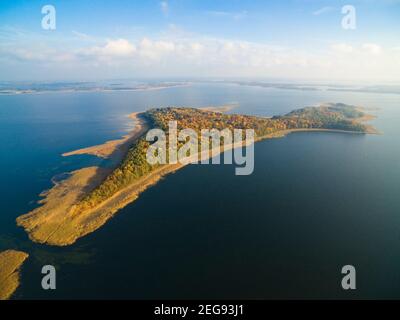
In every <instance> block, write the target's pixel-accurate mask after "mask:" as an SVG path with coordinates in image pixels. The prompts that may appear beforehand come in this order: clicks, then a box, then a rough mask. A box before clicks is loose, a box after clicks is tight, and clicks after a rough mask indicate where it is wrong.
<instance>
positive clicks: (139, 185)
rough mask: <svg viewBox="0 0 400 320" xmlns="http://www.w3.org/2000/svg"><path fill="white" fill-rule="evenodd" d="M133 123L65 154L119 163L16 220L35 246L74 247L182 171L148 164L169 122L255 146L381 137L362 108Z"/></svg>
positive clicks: (145, 115) (73, 181) (92, 172)
mask: <svg viewBox="0 0 400 320" xmlns="http://www.w3.org/2000/svg"><path fill="white" fill-rule="evenodd" d="M133 118H134V119H135V121H136V127H135V129H134V131H133V132H131V133H130V134H129V135H127V136H126V137H124V138H123V139H121V140H117V141H113V142H107V143H105V144H104V145H100V146H95V147H91V148H85V149H81V150H78V151H75V152H69V153H66V154H64V156H68V155H73V154H81V153H90V154H95V155H98V156H102V157H116V158H117V160H118V161H116V162H115V163H116V164H115V167H114V168H112V169H105V168H101V167H88V168H83V169H80V170H77V171H74V172H72V173H71V175H70V176H69V177H68V178H67V179H65V180H63V181H60V182H57V183H56V184H55V185H54V187H53V188H52V189H50V190H48V191H46V192H45V193H43V194H42V195H41V196H43V197H44V199H42V200H41V201H40V203H41V204H42V205H41V206H39V207H38V208H36V209H34V210H33V211H31V212H29V213H27V214H24V215H22V216H20V217H18V218H17V224H18V225H19V226H22V227H23V228H24V229H25V230H26V232H27V233H28V234H29V237H30V239H31V240H33V241H35V242H39V243H45V244H48V245H57V246H65V245H70V244H72V243H74V242H75V241H76V240H77V239H79V238H81V237H83V236H85V235H87V234H89V233H91V232H93V231H95V230H97V229H98V228H100V227H101V226H102V225H103V224H105V223H106V222H107V220H109V219H110V218H111V217H112V216H113V215H114V214H115V213H116V212H117V211H118V210H119V209H121V208H123V207H125V206H126V205H127V204H129V203H131V202H132V201H134V200H135V199H136V198H137V197H138V196H139V194H140V193H141V192H143V191H144V190H145V189H147V188H148V187H149V186H151V185H153V184H155V183H156V182H157V181H158V180H159V179H160V178H161V177H163V176H165V175H167V174H168V173H171V172H174V171H176V170H178V169H180V168H182V167H183V166H184V164H180V163H177V164H153V165H151V164H149V163H148V162H147V161H146V150H147V149H148V147H149V146H150V142H148V141H147V140H146V139H145V135H146V132H147V131H148V130H149V129H151V128H160V129H162V130H164V131H168V129H167V126H168V122H169V121H176V122H177V125H178V129H179V130H181V129H184V128H190V129H193V130H195V131H196V132H199V131H200V130H202V129H203V128H206V129H218V130H223V129H225V128H228V129H253V130H254V132H255V140H256V141H259V140H262V139H267V138H275V137H282V136H284V135H286V134H288V133H291V132H296V131H333V132H348V133H357V134H366V133H377V131H376V130H375V129H374V128H373V127H372V126H371V125H368V124H366V123H365V121H366V120H370V119H371V116H369V115H366V114H365V113H364V112H363V110H362V109H361V108H359V107H356V106H351V105H346V104H342V103H327V104H323V105H320V106H318V107H306V108H302V109H298V110H294V111H292V112H290V113H288V114H286V115H282V116H274V117H271V118H266V117H257V116H249V115H240V114H224V113H223V112H220V111H218V109H214V108H209V107H208V108H206V109H203V110H201V109H195V108H178V107H170V108H158V109H150V110H148V111H146V112H142V113H139V114H135V115H133ZM233 147H234V146H232V148H233ZM223 151H224V150H221V152H223ZM225 151H226V150H225Z"/></svg>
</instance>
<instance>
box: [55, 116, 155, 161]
mask: <svg viewBox="0 0 400 320" xmlns="http://www.w3.org/2000/svg"><path fill="white" fill-rule="evenodd" d="M141 114H143V112H133V113H131V114H129V115H128V117H129V118H130V119H132V120H133V121H134V127H133V129H132V130H131V131H130V132H128V134H126V135H124V136H122V138H120V139H115V140H109V141H106V142H104V143H102V144H98V145H95V146H91V147H86V148H81V149H77V150H73V151H69V152H64V153H63V154H62V156H63V157H69V156H73V155H82V154H90V155H94V156H96V157H99V158H105V159H106V158H110V157H113V158H114V159H115V158H116V157H118V158H119V157H121V156H122V155H123V153H124V152H125V151H127V149H128V148H129V145H130V143H131V142H134V141H135V140H136V139H137V138H138V137H140V136H141V135H142V134H143V133H144V132H146V131H147V130H148V128H149V126H148V124H147V122H146V121H145V120H144V119H143V118H142V117H141ZM115 160H118V159H115Z"/></svg>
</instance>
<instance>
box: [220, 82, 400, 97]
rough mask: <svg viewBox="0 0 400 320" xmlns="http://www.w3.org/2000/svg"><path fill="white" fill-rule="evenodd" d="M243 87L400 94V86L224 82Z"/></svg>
mask: <svg viewBox="0 0 400 320" xmlns="http://www.w3.org/2000/svg"><path fill="white" fill-rule="evenodd" d="M223 82H227V83H229V82H230V83H234V84H237V85H241V86H253V87H262V88H275V89H287V90H302V91H339V92H365V93H391V94H400V85H395V84H393V85H392V84H387V85H336V84H308V83H303V84H302V83H280V82H264V81H223Z"/></svg>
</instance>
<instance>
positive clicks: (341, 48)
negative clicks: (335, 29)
mask: <svg viewBox="0 0 400 320" xmlns="http://www.w3.org/2000/svg"><path fill="white" fill-rule="evenodd" d="M331 48H332V50H333V51H334V52H337V53H352V52H353V51H354V49H353V47H352V46H351V45H349V44H346V43H335V44H333V45H332V46H331Z"/></svg>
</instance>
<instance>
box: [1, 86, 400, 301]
mask: <svg viewBox="0 0 400 320" xmlns="http://www.w3.org/2000/svg"><path fill="white" fill-rule="evenodd" d="M233 102H234V103H238V104H239V107H238V108H236V109H235V110H234V111H232V112H238V113H246V114H254V115H260V116H270V115H276V114H283V113H286V112H289V111H291V110H293V109H296V108H299V107H304V106H308V105H314V104H317V103H320V102H343V103H348V104H356V105H363V106H366V107H370V108H374V110H373V111H372V113H374V114H376V115H377V116H378V118H377V119H376V120H374V121H373V122H372V123H373V125H375V126H376V127H377V128H378V129H379V130H380V131H382V132H384V134H383V135H350V134H341V133H296V134H291V135H289V136H287V137H285V138H282V139H273V140H266V141H262V142H259V143H257V144H256V146H255V170H254V173H253V174H252V175H250V176H235V174H234V166H232V165H203V166H200V165H192V166H188V167H186V168H184V169H182V170H180V171H178V172H176V173H175V174H172V175H169V176H168V177H166V178H165V179H163V180H162V181H160V182H159V183H158V184H157V185H156V186H154V187H152V188H149V189H148V190H147V191H145V192H144V193H143V194H142V195H141V196H140V198H139V199H138V200H137V201H135V202H134V203H132V204H130V205H128V206H127V207H125V208H124V209H122V210H121V211H120V212H119V213H118V214H117V215H116V216H115V217H114V218H113V219H112V220H110V221H109V222H108V223H107V224H106V225H105V226H104V227H102V228H101V229H99V230H97V231H96V232H94V233H92V234H90V235H88V236H86V237H84V238H82V239H80V240H78V241H77V242H76V244H74V245H72V246H69V247H63V248H58V247H49V246H44V245H38V244H35V243H32V242H31V241H30V240H29V239H28V237H27V235H26V233H25V232H24V231H23V230H22V229H21V228H17V227H16V224H15V218H16V217H17V216H19V215H21V214H23V213H27V212H28V211H30V210H32V209H33V208H35V207H36V206H37V203H36V202H37V200H38V199H39V197H38V194H39V193H40V192H42V191H43V190H45V189H48V188H50V187H51V185H52V183H51V179H52V178H53V177H55V176H58V175H60V174H63V173H65V172H69V171H71V170H74V169H77V168H80V167H83V166H88V165H93V164H102V165H107V163H105V162H103V163H102V161H101V160H99V159H97V158H95V157H91V156H74V157H67V158H63V157H61V154H62V153H63V152H66V151H70V150H75V149H78V148H81V147H86V146H90V145H94V144H99V143H102V142H104V141H106V140H110V139H114V138H118V137H120V136H121V135H123V134H124V133H125V132H126V130H128V129H129V127H130V121H129V119H128V118H127V117H126V115H127V114H129V113H131V112H134V111H141V110H145V109H148V108H150V107H160V106H194V107H200V106H209V105H224V104H228V103H233ZM399 123H400V95H396V94H376V93H351V92H329V91H300V90H283V89H273V88H260V87H246V86H238V85H228V84H195V85H193V86H190V87H180V88H169V89H166V90H153V91H137V92H107V93H98V92H97V93H43V94H35V95H10V96H0V144H1V147H2V150H1V153H0V167H1V170H0V178H1V180H0V181H1V184H0V201H1V211H0V250H4V249H9V248H15V249H20V250H23V251H26V252H28V253H29V254H30V259H29V260H28V261H27V262H26V264H25V265H24V267H23V270H22V275H21V282H22V283H21V286H20V288H19V289H18V290H17V292H16V294H15V296H14V297H15V298H17V299H31V298H49V299H52V298H55V299H62V298H138V299H139V298H142V299H147V298H160V299H164V298H258V299H260V298H400V196H399V190H400V139H399V138H400V126H399ZM45 264H52V265H55V266H56V268H57V290H55V291H44V290H42V289H41V286H40V281H41V276H42V275H41V273H40V271H41V267H42V266H43V265H45ZM347 264H351V265H354V266H355V267H356V270H357V290H354V291H344V290H343V289H342V288H341V278H342V274H341V268H342V266H344V265H347Z"/></svg>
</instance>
